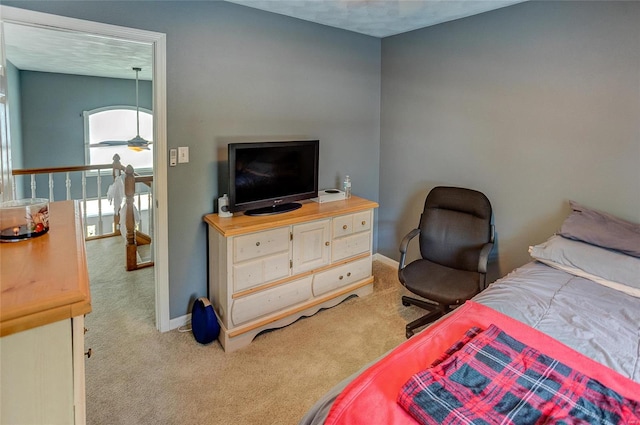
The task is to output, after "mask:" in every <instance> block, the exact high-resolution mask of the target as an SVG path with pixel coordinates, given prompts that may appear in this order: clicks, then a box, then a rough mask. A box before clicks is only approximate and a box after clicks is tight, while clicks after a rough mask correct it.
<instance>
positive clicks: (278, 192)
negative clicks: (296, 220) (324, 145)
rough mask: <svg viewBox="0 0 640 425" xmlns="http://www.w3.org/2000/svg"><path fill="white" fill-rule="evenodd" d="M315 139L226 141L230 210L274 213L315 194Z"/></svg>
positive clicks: (316, 141)
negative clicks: (227, 147) (227, 142)
mask: <svg viewBox="0 0 640 425" xmlns="http://www.w3.org/2000/svg"><path fill="white" fill-rule="evenodd" d="M318 156H319V141H318V140H302V141H291V142H254V143H230V144H229V209H230V210H231V211H232V212H236V211H246V214H249V215H262V214H276V213H280V212H286V211H291V210H292V209H296V208H299V207H300V204H298V203H294V201H299V200H303V199H309V198H313V197H316V196H318Z"/></svg>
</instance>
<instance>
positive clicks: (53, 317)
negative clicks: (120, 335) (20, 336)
mask: <svg viewBox="0 0 640 425" xmlns="http://www.w3.org/2000/svg"><path fill="white" fill-rule="evenodd" d="M64 202H71V201H64ZM73 212H74V215H75V217H74V218H75V226H74V227H75V232H76V235H75V241H74V242H75V247H76V254H77V256H78V261H77V263H76V264H77V265H78V278H79V280H80V285H79V288H78V291H74V292H73V293H71V294H67V295H66V296H65V297H66V299H67V300H68V302H66V303H64V304H62V305H61V304H60V300H58V301H55V300H51V301H52V302H46V301H45V302H44V303H42V304H41V307H42V310H40V311H36V312H33V311H23V309H22V308H21V307H18V308H15V309H13V308H10V309H4V311H3V312H2V313H3V314H2V320H1V321H0V336H7V335H11V334H13V333H17V332H21V331H25V330H28V329H32V328H35V327H38V326H43V325H46V324H49V323H53V322H57V321H60V320H64V319H70V318H72V317H76V316H80V315H84V314H87V313H90V312H91V290H90V286H89V270H88V268H87V258H86V255H87V254H86V248H85V245H84V232H83V229H82V222H81V217H82V215H81V210H80V204H79V202H78V201H73Z"/></svg>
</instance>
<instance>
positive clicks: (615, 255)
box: [529, 235, 640, 297]
mask: <svg viewBox="0 0 640 425" xmlns="http://www.w3.org/2000/svg"><path fill="white" fill-rule="evenodd" d="M529 253H530V254H531V256H532V257H533V258H535V259H536V260H538V261H540V262H542V263H545V264H547V265H549V266H551V267H554V268H557V269H560V270H564V271H566V272H568V273H571V274H573V275H576V276H580V277H584V278H587V279H590V280H593V281H595V282H597V283H600V284H602V285H605V286H608V287H611V288H614V289H617V290H619V291H622V292H625V293H627V294H630V295H633V296H636V297H640V258H636V257H632V256H629V255H625V254H621V253H619V252H616V251H611V250H608V249H604V248H600V247H597V246H595V245H591V244H588V243H584V242H580V241H575V240H571V239H566V238H564V237H562V236H557V235H556V236H552V237H551V238H549V239H548V240H547V241H546V242H544V243H542V244H540V245H536V246H532V247H529Z"/></svg>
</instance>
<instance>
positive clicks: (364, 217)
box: [353, 211, 372, 233]
mask: <svg viewBox="0 0 640 425" xmlns="http://www.w3.org/2000/svg"><path fill="white" fill-rule="evenodd" d="M371 220H372V219H371V211H364V212H361V213H356V214H353V233H358V232H364V231H367V230H369V229H371Z"/></svg>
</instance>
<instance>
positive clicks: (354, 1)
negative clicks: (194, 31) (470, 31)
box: [226, 0, 526, 38]
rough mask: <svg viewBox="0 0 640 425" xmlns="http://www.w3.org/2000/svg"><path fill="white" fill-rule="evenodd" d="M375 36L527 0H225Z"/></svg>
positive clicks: (426, 25)
mask: <svg viewBox="0 0 640 425" xmlns="http://www.w3.org/2000/svg"><path fill="white" fill-rule="evenodd" d="M226 1H228V2H230V3H236V4H241V5H243V6H248V7H253V8H256V9H261V10H266V11H269V12H274V13H278V14H281V15H286V16H292V17H294V18H299V19H303V20H305V21H311V22H316V23H319V24H324V25H328V26H331V27H336V28H342V29H345V30H349V31H354V32H358V33H361V34H366V35H371V36H374V37H380V38H383V37H388V36H391V35H396V34H400V33H403V32H407V31H413V30H415V29H418V28H424V27H428V26H431V25H436V24H440V23H442V22H447V21H452V20H454V19H460V18H464V17H467V16H471V15H477V14H478V13H483V12H487V11H489V10H494V9H499V8H501V7H505V6H510V5H512V4H516V3H521V2H523V1H526V0H226Z"/></svg>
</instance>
